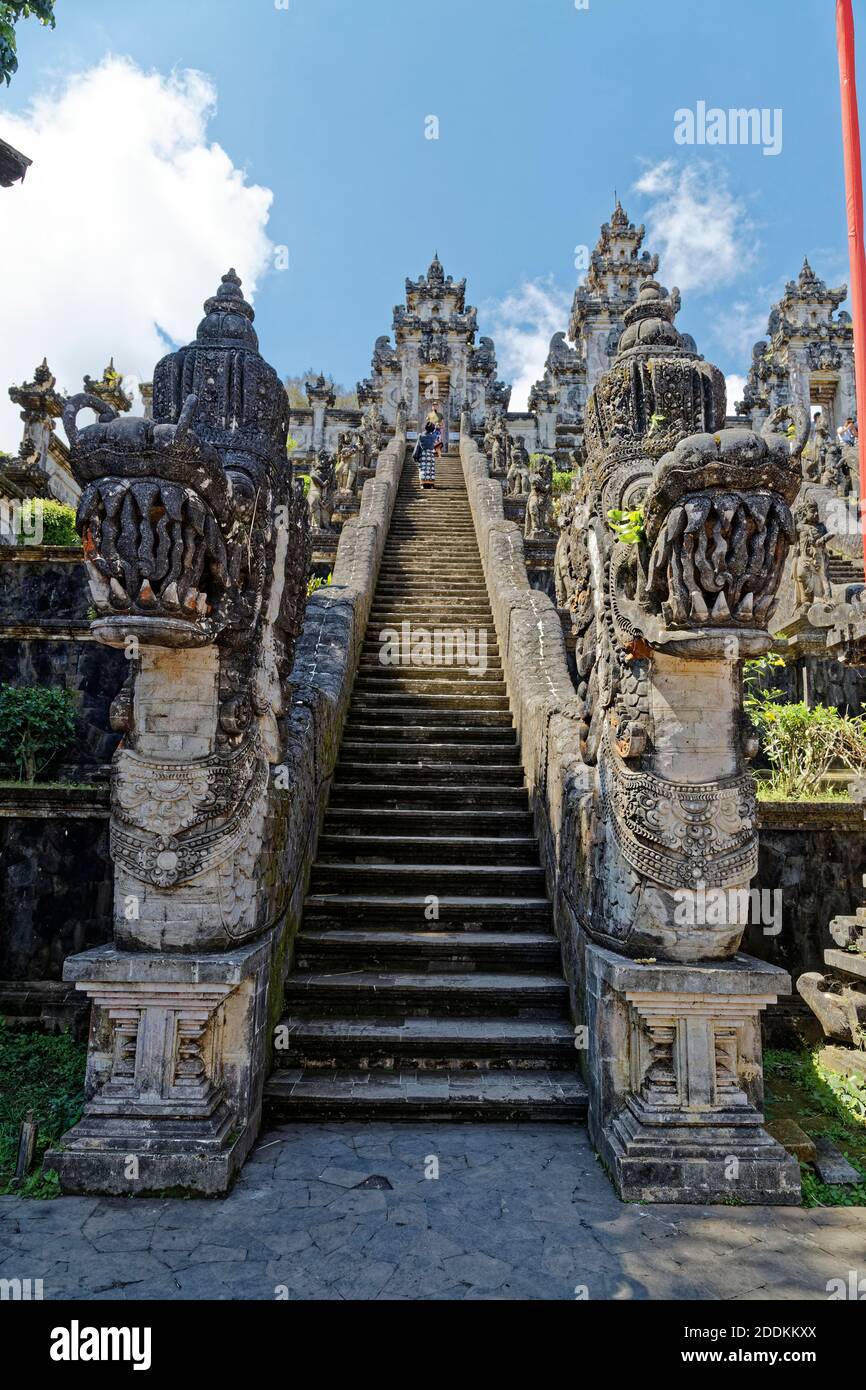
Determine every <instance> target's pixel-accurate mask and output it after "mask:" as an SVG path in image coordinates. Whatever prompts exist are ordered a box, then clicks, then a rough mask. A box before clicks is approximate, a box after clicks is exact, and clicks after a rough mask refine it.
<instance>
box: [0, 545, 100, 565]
mask: <svg viewBox="0 0 866 1390" xmlns="http://www.w3.org/2000/svg"><path fill="white" fill-rule="evenodd" d="M46 560H49V561H51V562H52V563H58V564H62V565H83V564H84V551H83V550H82V548H81V546H80V545H0V564H6V565H9V564H20V563H21V562H22V561H24V563H25V564H40V563H42V564H44V562H45V561H46Z"/></svg>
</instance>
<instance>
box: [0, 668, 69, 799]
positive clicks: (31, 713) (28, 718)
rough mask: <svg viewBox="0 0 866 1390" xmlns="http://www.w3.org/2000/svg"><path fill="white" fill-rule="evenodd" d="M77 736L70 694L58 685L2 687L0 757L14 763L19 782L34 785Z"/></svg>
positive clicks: (0, 701)
mask: <svg viewBox="0 0 866 1390" xmlns="http://www.w3.org/2000/svg"><path fill="white" fill-rule="evenodd" d="M74 736H75V698H74V696H73V693H72V691H71V690H65V689H64V688H63V687H62V686H56V685H55V686H45V685H0V756H4V755H5V759H6V760H7V761H9V762H12V763H14V765H15V767H16V768H17V769H18V780H19V781H23V782H35V781H36V778H37V777H38V775H39V773H40V772H42V771H43V770H44V769H45V768H46V767H47V766H48V764H49V763H50V762H51V761H52V759H54V758H55V757H56V756H57V754H58V753H60V752H62V751H63V749H65V748H68V747H69V745H70V744H71V742H72V739H73V738H74Z"/></svg>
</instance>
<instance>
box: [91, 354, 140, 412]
mask: <svg viewBox="0 0 866 1390" xmlns="http://www.w3.org/2000/svg"><path fill="white" fill-rule="evenodd" d="M84 389H85V391H86V392H88V393H89V394H90V395H91V396H96V397H98V399H99V400H101V401H104V402H105V404H106V405H110V406H113V407H114V409H115V410H116V411H118V413H119V414H121V415H124V414H126V412H127V411H129V410H131V409H132V396H128V395H127V394H126V392H125V391H124V389H123V382H122V378H121V375H120V372H119V371H117V369H116V367H115V365H114V358H113V357H112V358H111V361H110V362H109V363H108V366H107V367H106V368H105V369H104V371H103V373H102V376H101V377H100V378H99V379H98V380H94V378H93V377H92V376H85V378H84Z"/></svg>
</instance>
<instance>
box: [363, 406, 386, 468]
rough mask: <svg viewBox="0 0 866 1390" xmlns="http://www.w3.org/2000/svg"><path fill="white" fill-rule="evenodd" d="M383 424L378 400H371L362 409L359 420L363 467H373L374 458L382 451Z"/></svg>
mask: <svg viewBox="0 0 866 1390" xmlns="http://www.w3.org/2000/svg"><path fill="white" fill-rule="evenodd" d="M383 431H384V424H383V420H382V411H381V410H380V408H379V403H378V401H373V402H372V403H371V404H370V405H369V406H368V407H367V409H366V410H365V411H364V415H363V418H362V420H361V441H362V443H363V449H364V460H363V461H364V467H365V468H375V467H376V460H377V458H378V457H379V454H380V453H381V452H382V444H383Z"/></svg>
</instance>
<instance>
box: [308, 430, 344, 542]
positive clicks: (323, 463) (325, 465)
mask: <svg viewBox="0 0 866 1390" xmlns="http://www.w3.org/2000/svg"><path fill="white" fill-rule="evenodd" d="M336 501H337V474H336V469H335V466H334V458H333V455H332V454H329V453H328V451H327V449H320V450H319V452H318V454H317V455H316V462H315V465H314V466H313V468H312V469H311V471H310V491H309V495H308V497H307V502H308V505H309V509H310V525H311V526H312V528H313V530H314V531H333V530H334V526H333V522H332V520H331V517H332V515H333V511H334V507H335V505H336Z"/></svg>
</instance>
